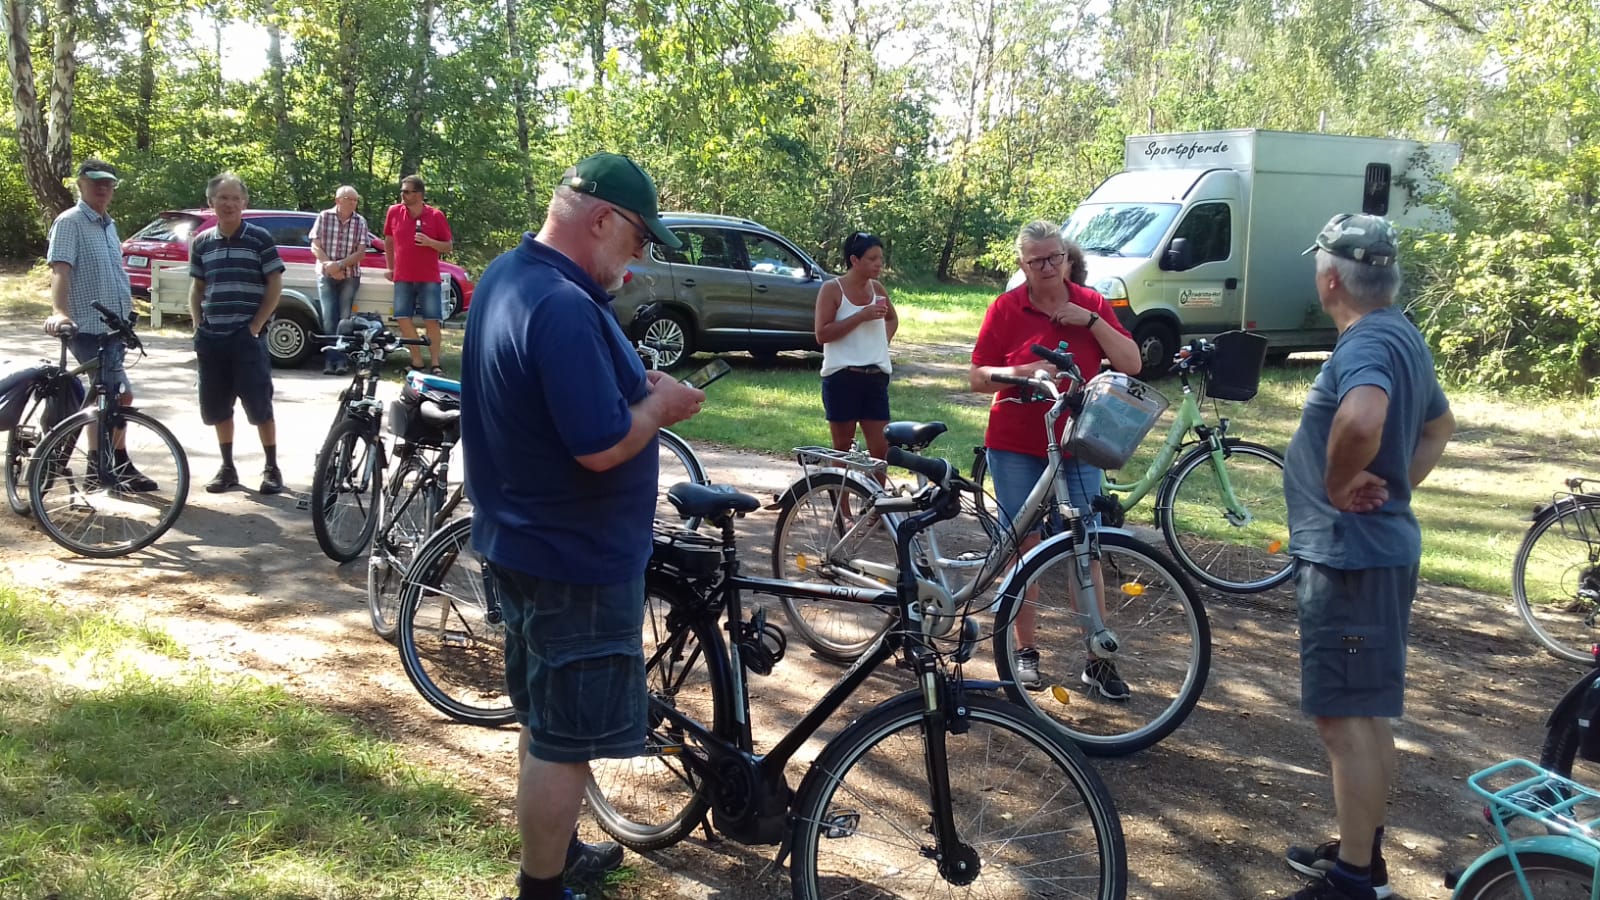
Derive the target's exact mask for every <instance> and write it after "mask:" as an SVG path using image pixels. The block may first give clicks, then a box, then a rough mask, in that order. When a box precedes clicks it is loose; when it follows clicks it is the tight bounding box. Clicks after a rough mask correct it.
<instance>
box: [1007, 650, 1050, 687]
mask: <svg viewBox="0 0 1600 900" xmlns="http://www.w3.org/2000/svg"><path fill="white" fill-rule="evenodd" d="M1011 674H1012V675H1014V676H1015V677H1016V679H1017V684H1018V685H1020V686H1021V687H1023V688H1024V689H1026V690H1030V691H1042V690H1044V679H1043V678H1041V677H1039V651H1038V650H1035V649H1034V648H1032V647H1023V648H1022V649H1021V650H1018V651H1017V664H1016V665H1015V666H1012V673H1011Z"/></svg>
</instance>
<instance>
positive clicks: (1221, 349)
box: [1205, 331, 1267, 401]
mask: <svg viewBox="0 0 1600 900" xmlns="http://www.w3.org/2000/svg"><path fill="white" fill-rule="evenodd" d="M1211 346H1212V351H1211V360H1210V362H1209V364H1208V365H1207V366H1206V368H1205V373H1206V395H1207V396H1209V397H1211V398H1212V399H1213V400H1238V401H1244V400H1249V399H1251V398H1252V397H1254V396H1255V395H1256V391H1257V390H1258V389H1259V388H1260V387H1261V367H1262V366H1263V365H1264V364H1265V363H1266V361H1267V339H1266V338H1264V337H1262V336H1261V335H1259V334H1254V333H1252V332H1249V331H1228V332H1224V333H1222V334H1219V335H1217V336H1216V338H1215V339H1214V340H1212V342H1211Z"/></svg>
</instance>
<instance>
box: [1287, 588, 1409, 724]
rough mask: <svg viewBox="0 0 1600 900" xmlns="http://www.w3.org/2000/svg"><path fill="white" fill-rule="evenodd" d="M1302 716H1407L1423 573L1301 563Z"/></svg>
mask: <svg viewBox="0 0 1600 900" xmlns="http://www.w3.org/2000/svg"><path fill="white" fill-rule="evenodd" d="M1294 586H1295V600H1296V602H1297V603H1298V604H1299V607H1300V710H1301V711H1302V712H1304V713H1305V714H1306V715H1308V716H1319V717H1328V718H1339V717H1360V718H1395V717H1397V716H1399V715H1401V714H1402V713H1403V712H1404V711H1405V688H1406V652H1407V649H1408V648H1409V645H1410V638H1409V634H1410V630H1411V603H1412V601H1413V600H1414V599H1415V598H1416V596H1417V567H1416V566H1414V565H1412V566H1395V567H1388V568H1373V569H1335V568H1333V567H1331V566H1325V565H1322V564H1320V563H1314V562H1310V561H1308V560H1304V559H1297V560H1295V573H1294Z"/></svg>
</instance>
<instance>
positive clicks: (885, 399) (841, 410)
mask: <svg viewBox="0 0 1600 900" xmlns="http://www.w3.org/2000/svg"><path fill="white" fill-rule="evenodd" d="M822 411H823V414H824V415H825V416H826V417H827V420H828V421H829V422H887V421H889V373H888V372H883V371H877V372H856V371H852V370H850V369H840V370H839V371H837V372H834V373H833V374H831V375H825V376H823V378H822Z"/></svg>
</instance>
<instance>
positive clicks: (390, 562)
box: [367, 450, 438, 643]
mask: <svg viewBox="0 0 1600 900" xmlns="http://www.w3.org/2000/svg"><path fill="white" fill-rule="evenodd" d="M426 471H427V466H426V464H425V463H423V462H422V460H421V459H420V458H419V456H418V453H417V452H416V451H415V450H411V451H401V453H400V458H399V459H398V460H397V461H396V462H395V465H394V471H393V472H392V473H390V474H389V477H388V483H387V484H385V485H384V490H383V493H382V495H381V496H380V497H379V499H378V503H379V506H378V531H377V533H376V534H374V535H373V538H372V551H371V554H370V555H369V556H368V559H367V614H368V618H370V619H371V620H372V630H373V631H374V632H376V633H377V635H378V636H379V637H381V638H383V639H384V640H386V641H388V642H390V643H394V642H395V635H396V633H397V632H398V630H399V627H400V582H401V580H402V579H404V578H405V575H406V570H407V569H409V568H410V566H411V559H412V557H413V556H415V555H416V552H417V550H418V549H419V548H420V547H421V546H422V544H423V543H424V542H426V541H427V539H428V538H429V537H430V536H432V534H433V530H434V529H433V523H434V520H435V519H437V518H438V507H437V503H438V494H437V492H436V491H433V490H430V489H428V488H427V487H424V486H421V485H418V484H417V483H416V479H417V478H418V477H421V476H422V475H423V473H424V472H426Z"/></svg>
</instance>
